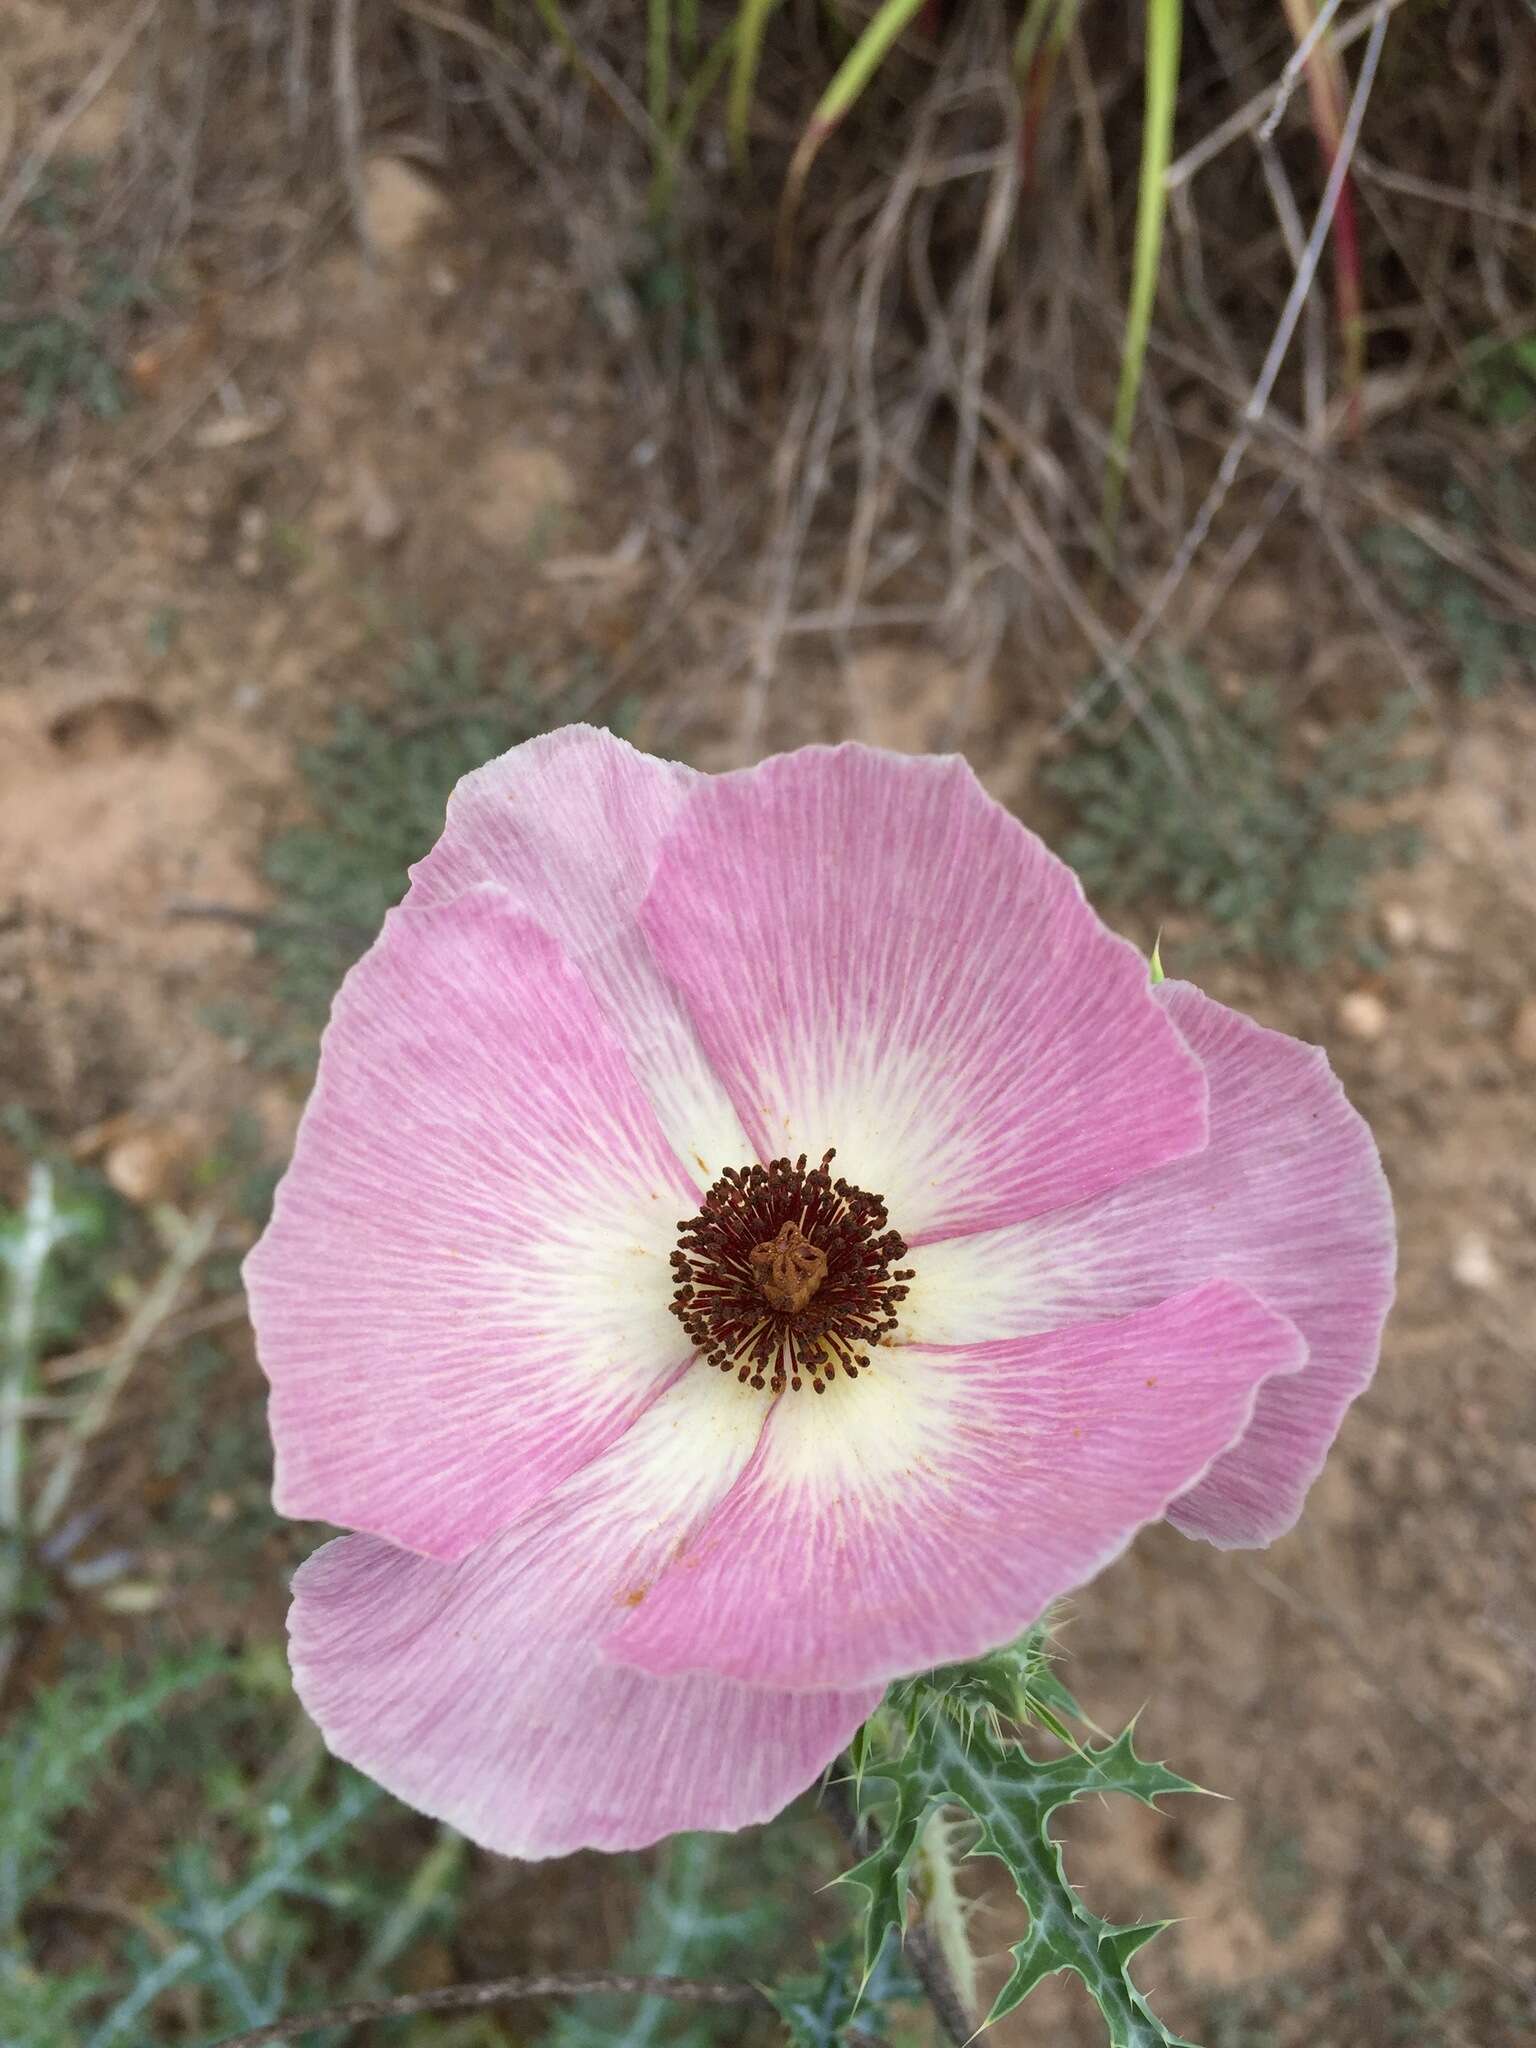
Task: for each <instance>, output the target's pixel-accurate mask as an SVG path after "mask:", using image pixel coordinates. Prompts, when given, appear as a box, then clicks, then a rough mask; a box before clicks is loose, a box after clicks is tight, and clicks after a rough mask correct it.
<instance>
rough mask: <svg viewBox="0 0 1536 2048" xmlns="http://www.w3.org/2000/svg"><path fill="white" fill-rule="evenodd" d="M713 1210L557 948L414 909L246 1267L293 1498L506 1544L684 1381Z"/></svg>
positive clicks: (382, 1529) (434, 1548)
mask: <svg viewBox="0 0 1536 2048" xmlns="http://www.w3.org/2000/svg"><path fill="white" fill-rule="evenodd" d="M696 1200H697V1197H696V1194H695V1192H694V1190H693V1187H692V1185H691V1183H690V1181H689V1178H688V1176H687V1175H686V1174H685V1173H684V1171H683V1169H682V1167H681V1166H680V1165H679V1163H678V1161H677V1159H676V1158H675V1156H674V1155H673V1153H672V1152H671V1150H670V1149H669V1148H668V1146H667V1144H666V1143H665V1141H664V1139H663V1137H662V1134H661V1132H660V1130H659V1128H658V1127H657V1123H656V1119H655V1116H654V1115H653V1114H652V1111H651V1108H650V1105H649V1103H648V1102H647V1100H646V1098H645V1096H644V1095H643V1094H642V1092H641V1090H640V1088H639V1087H638V1085H637V1083H636V1081H635V1078H634V1075H633V1074H632V1072H631V1071H630V1068H629V1065H628V1062H627V1061H626V1059H625V1056H624V1054H623V1052H622V1051H621V1050H620V1048H619V1046H618V1045H617V1044H616V1042H615V1041H614V1039H613V1036H612V1034H611V1033H610V1032H609V1031H608V1029H607V1027H606V1026H605V1025H604V1023H603V1020H602V1018H601V1017H600V1016H599V1015H598V1012H597V1008H596V1005H595V1004H594V1002H593V999H592V996H591V994H590V993H589V991H588V989H587V987H586V985H585V983H584V982H583V980H582V978H581V976H580V975H579V974H578V973H577V972H576V971H575V969H573V968H572V967H571V965H570V964H569V962H568V961H566V959H565V958H564V956H563V955H562V953H561V950H560V948H559V946H558V945H557V944H556V943H555V941H554V940H553V939H551V938H550V937H549V936H548V935H547V934H546V933H544V932H543V931H541V930H540V929H539V928H538V927H537V926H536V925H534V924H531V923H530V922H529V921H528V920H527V919H526V918H523V917H521V916H518V915H517V914H515V913H514V912H512V911H510V910H509V909H508V908H507V906H506V903H505V901H504V899H503V898H502V897H501V896H500V894H499V892H497V891H494V890H489V891H487V890H483V889H482V890H479V891H476V892H473V893H471V894H470V895H467V896H463V897H460V898H458V899H457V900H456V901H453V902H450V903H447V904H444V905H442V906H441V907H439V908H436V909H410V908H407V909H403V910H397V911H394V912H392V913H391V915H390V918H389V921H388V923H387V924H386V926H385V929H384V933H383V936H382V937H381V938H380V940H379V942H378V943H377V944H376V945H375V946H374V948H373V950H372V951H371V952H370V953H368V954H367V955H366V957H365V958H364V959H363V960H361V961H360V962H359V963H358V965H357V966H356V967H355V968H354V969H353V970H352V972H351V974H350V975H349V976H348V977H347V980H346V983H345V985H344V987H343V988H342V991H341V993H340V995H339V996H338V997H337V1000H336V1006H335V1010H334V1013H333V1015H332V1020H331V1024H330V1027H329V1029H328V1030H327V1032H326V1036H325V1042H324V1046H323V1048H322V1052H321V1058H320V1073H319V1078H318V1080H317V1082H316V1084H315V1090H314V1094H313V1096H312V1097H311V1099H310V1103H309V1107H308V1109H307V1110H306V1112H305V1115H304V1122H303V1125H302V1127H301V1129H300V1132H299V1138H298V1144H297V1146H296V1148H295V1152H294V1158H293V1164H292V1165H291V1166H290V1168H289V1170H288V1173H287V1176H286V1177H285V1179H284V1181H283V1183H282V1186H281V1188H280V1189H279V1192H278V1197H277V1205H276V1209H275V1212H274V1214H273V1218H272V1222H271V1223H270V1225H269V1226H268V1228H267V1232H266V1234H265V1236H264V1237H263V1238H262V1240H261V1242H260V1244H259V1245H258V1246H257V1247H256V1249H255V1251H254V1252H252V1254H251V1256H250V1258H249V1259H248V1260H247V1262H246V1284H247V1287H248V1289H249V1292H250V1298H251V1310H252V1316H253V1319H254V1322H255V1327H256V1336H257V1346H258V1351H259V1354H260V1358H261V1362H262V1364H263V1366H264V1367H265V1369H266V1372H267V1375H268V1377H269V1379H270V1380H271V1382H272V1402H271V1424H272V1433H273V1436H274V1439H275V1441H276V1446H277V1482H276V1488H275V1497H276V1501H277V1505H278V1507H279V1508H280V1509H281V1511H282V1512H283V1513H285V1514H289V1515H295V1516H301V1517H312V1518H315V1519H318V1520H323V1521H328V1522H338V1523H341V1524H343V1525H345V1526H347V1527H349V1528H354V1529H361V1530H366V1531H368V1532H370V1533H372V1534H375V1535H381V1536H386V1537H388V1538H389V1539H390V1541H392V1542H396V1543H401V1544H404V1545H406V1546H407V1547H408V1548H410V1549H414V1550H422V1551H425V1552H427V1553H428V1554H430V1555H432V1556H437V1557H457V1556H459V1555H461V1554H462V1553H463V1552H465V1551H466V1550H468V1549H470V1548H471V1547H472V1546H473V1545H475V1544H478V1543H482V1542H483V1541H484V1540H485V1539H486V1538H487V1537H488V1536H491V1535H493V1534H494V1533H495V1532H496V1531H497V1530H499V1529H502V1528H504V1527H505V1526H506V1525H507V1523H508V1522H510V1521H511V1520H512V1519H513V1517H514V1516H516V1515H517V1514H519V1513H520V1512H521V1511H522V1510H523V1509H524V1508H525V1507H527V1506H528V1505H529V1504H530V1503H531V1502H533V1501H535V1500H537V1499H538V1498H539V1497H540V1496H541V1495H542V1494H544V1493H546V1492H547V1491H548V1490H549V1489H550V1488H551V1487H552V1486H554V1485H555V1484H556V1483H557V1482H558V1481H559V1480H560V1479H562V1478H563V1477H564V1476H565V1475H566V1474H567V1473H568V1472H571V1471H573V1470H574V1469H575V1468H576V1467H577V1466H579V1465H581V1464H583V1463H584V1462H585V1461H586V1460H587V1459H589V1458H590V1457H592V1456H593V1455H594V1454H595V1453H596V1452H598V1451H600V1450H602V1449H603V1447H604V1446H605V1445H606V1444H608V1443H609V1442H611V1441H612V1439H613V1438H614V1437H615V1436H616V1435H618V1434H619V1432H620V1431H622V1430H623V1429H625V1428H626V1427H627V1426H628V1425H629V1423H630V1422H631V1421H632V1420H633V1419H634V1418H635V1416H636V1415H638V1414H639V1413H640V1412H641V1411H642V1410H643V1409H644V1408H645V1407H646V1405H647V1404H648V1403H649V1402H650V1401H651V1400H653V1399H654V1398H655V1396H656V1394H657V1393H658V1392H659V1391H660V1390H661V1388H662V1387H664V1386H665V1385H666V1384H667V1382H668V1381H669V1380H670V1379H671V1378H672V1377H673V1376H675V1374H676V1373H677V1372H679V1371H680V1370H681V1369H682V1367H683V1365H684V1363H685V1361H686V1360H687V1358H688V1355H689V1346H688V1343H687V1340H686V1339H685V1338H684V1336H683V1334H682V1331H681V1330H680V1329H679V1327H678V1324H677V1322H676V1319H675V1318H674V1317H673V1316H672V1314H671V1312H670V1310H669V1307H668V1299H669V1294H670V1289H671V1285H672V1282H671V1278H670V1275H669V1272H668V1268H667V1260H668V1256H669V1254H670V1252H671V1249H672V1245H673V1242H674V1237H675V1232H676V1225H677V1220H678V1218H679V1216H682V1215H686V1214H688V1213H689V1212H690V1211H691V1210H692V1209H693V1207H694V1206H695V1204H696Z"/></svg>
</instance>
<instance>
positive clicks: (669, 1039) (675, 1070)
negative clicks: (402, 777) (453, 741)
mask: <svg viewBox="0 0 1536 2048" xmlns="http://www.w3.org/2000/svg"><path fill="white" fill-rule="evenodd" d="M701 780H702V778H701V777H700V776H699V775H698V774H697V773H696V772H695V770H693V769H692V768H685V767H684V766H683V765H682V763H681V762H678V761H658V760H656V759H655V758H654V757H653V756H651V755H650V754H641V753H638V752H637V751H636V750H635V748H633V747H631V746H629V745H627V744H626V742H625V741H623V740H620V739H615V737H614V736H613V734H612V733H610V732H603V731H601V730H600V729H599V728H597V727H596V726H591V725H567V726H562V727H561V728H560V729H559V730H558V731H556V732H551V733H545V734H543V735H542V736H541V737H540V738H538V739H534V740H529V741H528V742H527V743H526V745H524V746H520V747H513V748H512V749H511V750H510V752H508V753H505V754H502V755H501V756H500V757H499V758H498V759H497V760H494V761H489V762H487V763H486V765H485V766H484V767H483V768H477V769H476V770H475V771H474V773H473V774H472V775H466V776H465V777H464V778H463V780H462V781H461V782H460V783H459V785H458V787H457V788H456V789H455V790H454V792H453V794H452V796H451V797H450V798H449V799H448V816H447V820H446V822H445V824H444V826H443V835H442V837H441V838H440V839H439V840H438V842H437V844H436V846H434V847H433V849H432V851H431V852H430V853H429V854H428V855H427V857H426V859H425V860H421V861H418V862H417V864H416V866H415V867H414V868H413V869H412V870H411V893H410V896H409V898H408V899H407V900H408V901H409V902H411V903H414V904H423V903H426V904H431V903H445V902H449V901H451V900H452V899H453V898H454V897H455V896H460V895H462V894H463V893H464V892H465V891H466V890H467V889H473V888H475V887H476V886H478V885H480V884H482V883H485V882H494V883H495V884H496V885H497V886H498V887H499V888H501V889H504V890H505V891H506V892H507V893H508V896H509V897H510V899H511V900H512V902H513V903H514V904H515V907H516V908H517V909H518V910H520V911H522V912H523V913H524V915H525V916H528V917H531V918H532V919H533V921H534V922H535V923H536V924H541V925H542V926H543V927H544V929H545V930H546V931H548V932H551V933H552V934H553V935H554V937H555V938H557V939H558V940H559V941H560V944H561V946H562V947H563V948H564V949H565V953H566V956H567V957H568V958H569V959H570V960H571V961H572V962H573V963H574V964H575V965H576V966H577V967H578V968H579V969H580V970H581V972H582V974H583V975H584V976H585V977H586V981H587V985H588V987H589V988H590V989H591V990H592V993H593V995H594V997H595V998H596V1000H597V1006H598V1008H599V1009H600V1010H601V1011H602V1013H603V1016H604V1017H605V1018H606V1019H607V1022H608V1026H609V1029H610V1030H611V1031H612V1032H613V1034H614V1036H615V1037H616V1038H617V1039H618V1040H619V1042H620V1043H621V1044H622V1045H623V1046H624V1048H625V1050H626V1051H627V1052H628V1054H629V1057H630V1061H631V1063H632V1065H633V1066H634V1069H635V1072H636V1074H637V1076H638V1077H639V1080H640V1084H641V1086H642V1087H643V1088H644V1089H645V1091H646V1093H647V1094H648V1095H649V1096H650V1098H651V1102H652V1104H653V1106H654V1108H655V1110H656V1114H657V1117H658V1119H659V1120H660V1123H661V1127H662V1129H663V1130H664V1131H665V1132H666V1135H667V1138H668V1141H669V1142H670V1144H671V1145H672V1147H673V1149H674V1150H675V1151H676V1153H677V1155H678V1157H679V1158H680V1159H683V1160H685V1161H686V1162H687V1163H688V1165H689V1168H690V1171H691V1170H693V1168H695V1167H696V1168H697V1170H698V1172H699V1175H700V1177H701V1186H707V1185H708V1183H709V1182H710V1181H712V1180H714V1179H715V1178H716V1176H717V1175H718V1174H719V1173H720V1172H721V1171H722V1170H723V1169H724V1168H725V1167H727V1166H739V1165H741V1164H742V1162H743V1161H744V1160H747V1159H749V1158H750V1157H751V1147H750V1145H749V1144H748V1143H747V1140H746V1137H745V1134H744V1133H743V1131H742V1128H741V1124H740V1122H739V1121H738V1119H737V1116H736V1113H735V1111H734V1110H733V1109H732V1107H731V1105H730V1101H729V1099H728V1098H727V1096H726V1094H725V1091H724V1089H723V1088H722V1087H721V1085H720V1083H719V1081H718V1080H717V1079H716V1078H715V1076H714V1074H713V1073H712V1072H711V1071H710V1068H709V1064H708V1062H707V1061H706V1060H705V1058H704V1055H703V1053H702V1052H701V1050H700V1048H699V1044H698V1040H697V1039H696V1038H695V1037H694V1034H693V1029H692V1026H691V1025H690V1024H689V1022H688V1019H687V1017H686V1016H685V1014H684V1012H683V1009H682V1006H681V1005H680V1003H679V1002H678V999H677V996H676V994H675V993H674V991H673V990H672V989H671V988H670V987H669V986H668V985H667V983H666V982H665V981H664V979H663V978H662V976H661V975H660V974H659V973H658V971H657V968H656V963H655V961H654V959H653V958H652V956H651V951H650V948H649V946H647V944H646V942H645V936H644V934H643V933H642V932H641V930H640V927H639V925H638V924H637V923H636V921H635V913H636V912H637V911H638V909H639V907H640V903H641V899H642V898H643V897H644V895H645V892H646V889H647V888H648V887H649V885H650V880H651V872H652V869H653V867H654V865H655V860H656V849H657V847H658V846H659V845H660V843H661V840H662V838H663V837H664V836H665V834H666V833H667V831H668V830H669V829H670V827H671V825H672V823H673V820H674V819H675V818H676V816H677V813H678V810H679V807H680V806H681V805H682V804H683V802H684V801H685V800H686V798H687V795H688V792H689V790H690V789H691V788H693V787H696V786H697V785H698V784H699V783H700V781H701Z"/></svg>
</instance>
